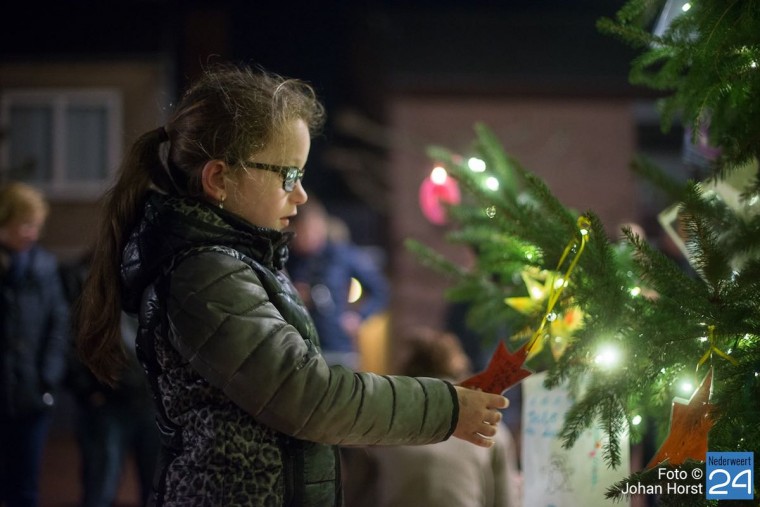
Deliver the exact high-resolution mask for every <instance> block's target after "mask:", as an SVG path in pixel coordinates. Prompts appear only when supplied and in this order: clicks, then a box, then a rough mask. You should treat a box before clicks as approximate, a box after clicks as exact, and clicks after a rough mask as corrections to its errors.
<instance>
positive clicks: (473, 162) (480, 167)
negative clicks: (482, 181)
mask: <svg viewBox="0 0 760 507" xmlns="http://www.w3.org/2000/svg"><path fill="white" fill-rule="evenodd" d="M467 167H469V168H470V171H472V172H474V173H482V172H483V171H485V170H486V163H485V161H484V160H481V159H479V158H475V157H471V158H470V159H469V160H468V161H467Z"/></svg>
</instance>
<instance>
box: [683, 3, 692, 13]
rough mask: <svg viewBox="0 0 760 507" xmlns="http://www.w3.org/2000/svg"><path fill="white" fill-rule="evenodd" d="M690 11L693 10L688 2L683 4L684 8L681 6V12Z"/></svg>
mask: <svg viewBox="0 0 760 507" xmlns="http://www.w3.org/2000/svg"><path fill="white" fill-rule="evenodd" d="M689 9H691V4H690V3H689V2H686V3H685V4H683V6H681V10H682V11H684V12H686V11H688V10H689Z"/></svg>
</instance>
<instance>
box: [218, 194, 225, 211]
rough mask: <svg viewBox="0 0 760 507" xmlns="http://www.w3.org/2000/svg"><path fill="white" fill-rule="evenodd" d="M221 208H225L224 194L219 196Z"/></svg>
mask: <svg viewBox="0 0 760 507" xmlns="http://www.w3.org/2000/svg"><path fill="white" fill-rule="evenodd" d="M218 206H219V209H224V196H221V197H220V198H219V205H218Z"/></svg>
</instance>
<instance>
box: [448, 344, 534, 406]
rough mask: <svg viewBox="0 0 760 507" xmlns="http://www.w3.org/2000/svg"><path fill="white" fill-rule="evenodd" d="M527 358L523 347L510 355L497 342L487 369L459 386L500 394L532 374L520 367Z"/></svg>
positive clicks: (503, 346)
mask: <svg viewBox="0 0 760 507" xmlns="http://www.w3.org/2000/svg"><path fill="white" fill-rule="evenodd" d="M527 356H528V352H527V350H526V346H525V345H523V346H522V347H520V348H519V349H517V351H516V352H515V353H514V354H512V353H510V352H509V351H508V350H507V347H506V346H505V345H504V342H503V341H499V345H498V346H497V347H496V350H495V351H494V353H493V355H492V356H491V360H490V361H489V363H488V367H487V368H486V369H485V370H483V371H482V372H480V373H478V374H476V375H474V376H472V377H470V378H468V379H466V380H464V381H463V382H462V383H461V385H462V386H463V387H469V388H471V389H480V390H481V391H484V392H487V393H493V394H501V393H503V392H504V391H506V390H507V389H509V388H510V387H512V386H513V385H515V384H517V383H518V382H520V381H521V380H522V379H524V378H525V377H527V376H529V375H530V374H531V373H533V372H532V371H530V370H527V369H525V368H523V367H522V366H523V365H524V364H525V359H526V358H527Z"/></svg>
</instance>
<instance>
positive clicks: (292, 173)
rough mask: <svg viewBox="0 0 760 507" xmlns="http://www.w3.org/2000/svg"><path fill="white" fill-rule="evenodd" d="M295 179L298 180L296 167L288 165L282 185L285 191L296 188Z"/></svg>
mask: <svg viewBox="0 0 760 507" xmlns="http://www.w3.org/2000/svg"><path fill="white" fill-rule="evenodd" d="M296 181H298V168H297V167H289V168H288V173H287V174H286V175H285V180H284V181H283V185H282V186H283V188H284V189H285V191H286V192H292V191H293V189H294V188H296Z"/></svg>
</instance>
